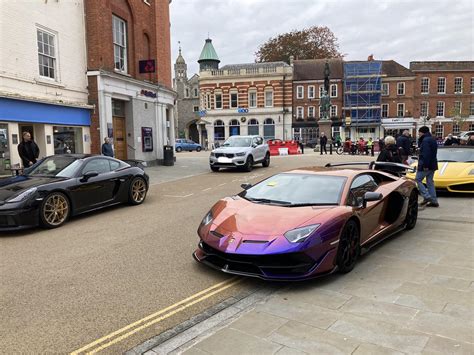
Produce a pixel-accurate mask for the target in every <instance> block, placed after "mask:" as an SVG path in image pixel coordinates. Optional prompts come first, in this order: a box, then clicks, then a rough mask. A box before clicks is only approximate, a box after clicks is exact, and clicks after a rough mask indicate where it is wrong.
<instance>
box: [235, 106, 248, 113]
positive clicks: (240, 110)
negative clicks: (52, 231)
mask: <svg viewBox="0 0 474 355" xmlns="http://www.w3.org/2000/svg"><path fill="white" fill-rule="evenodd" d="M237 112H238V113H248V112H249V109H248V108H241V107H239V108H238V109H237Z"/></svg>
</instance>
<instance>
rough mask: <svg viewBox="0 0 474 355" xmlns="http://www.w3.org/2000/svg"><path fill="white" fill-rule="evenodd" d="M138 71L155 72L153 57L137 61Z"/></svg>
mask: <svg viewBox="0 0 474 355" xmlns="http://www.w3.org/2000/svg"><path fill="white" fill-rule="evenodd" d="M138 66H139V72H140V74H143V73H154V72H155V69H156V68H155V60H154V59H146V60H140V61H139V62H138Z"/></svg>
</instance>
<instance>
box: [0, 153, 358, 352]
mask: <svg viewBox="0 0 474 355" xmlns="http://www.w3.org/2000/svg"><path fill="white" fill-rule="evenodd" d="M191 154H192V153H189V154H185V153H182V155H178V161H177V164H176V166H175V167H172V168H168V169H169V170H168V171H166V172H164V173H163V174H161V175H160V173H159V171H165V170H163V168H164V167H159V168H156V169H155V170H153V169H150V175H152V183H153V185H152V186H151V188H150V191H149V194H148V196H147V199H146V201H145V203H144V204H142V205H140V206H134V207H129V206H119V207H114V208H109V209H105V210H102V211H100V212H98V213H93V214H88V215H85V216H82V217H78V218H73V219H72V220H70V221H69V222H68V223H67V224H66V225H65V226H63V227H61V228H59V229H55V230H42V229H35V230H31V231H27V232H21V233H16V234H3V235H0V278H1V287H0V319H1V323H0V333H1V334H2V335H1V337H0V352H2V353H8V354H11V353H45V352H54V353H66V352H72V351H75V350H78V349H81V348H84V347H85V346H87V345H88V344H91V343H93V342H94V341H96V340H97V339H99V340H100V341H99V342H97V343H96V344H94V345H93V346H91V347H89V348H86V351H90V350H94V349H96V350H97V348H98V347H99V346H100V345H104V344H105V346H104V347H103V348H102V349H100V350H101V351H102V352H104V353H117V352H119V351H124V350H128V349H130V348H132V347H133V346H135V345H136V344H139V343H141V342H143V341H145V340H146V339H148V338H150V337H152V336H154V335H156V334H159V333H161V332H163V331H164V330H166V329H168V328H171V327H173V326H175V325H176V324H179V323H181V322H182V321H184V320H186V319H189V318H190V317H191V316H192V315H194V314H197V313H199V312H202V311H203V310H205V309H207V308H209V307H210V306H212V305H214V304H217V303H219V302H221V301H222V300H224V299H226V298H228V297H230V296H232V295H235V294H238V293H240V292H244V291H246V290H249V289H251V288H253V287H255V286H256V285H257V284H259V283H260V282H261V281H258V280H249V281H247V280H244V281H243V282H241V283H238V284H237V285H232V284H227V286H226V287H227V288H222V287H221V289H215V290H217V291H216V292H214V293H213V292H211V291H206V293H205V294H204V295H205V298H203V299H202V300H196V301H195V302H194V303H193V302H187V303H186V307H180V308H175V309H174V311H173V312H169V311H167V313H158V314H157V313H156V312H158V311H160V310H163V309H165V308H167V307H169V306H171V305H176V303H177V302H179V301H181V300H185V299H187V298H189V297H190V296H193V295H196V293H198V292H200V291H202V290H205V289H207V288H209V287H211V286H213V285H216V284H219V283H221V282H225V281H227V280H229V279H231V277H230V276H228V275H225V274H222V273H219V272H215V271H213V270H210V269H208V268H206V267H203V266H201V265H198V264H197V263H196V262H195V261H194V260H193V259H192V257H191V254H192V252H193V251H194V249H195V248H196V244H197V241H198V238H197V235H196V229H197V227H198V225H199V223H200V221H201V219H202V217H203V216H204V215H205V214H206V213H207V211H208V210H209V208H210V207H211V206H212V204H213V203H214V202H215V201H217V200H218V199H219V198H221V197H223V196H228V195H232V194H235V193H237V192H239V191H241V188H240V184H241V183H244V182H256V181H258V180H260V179H263V178H264V177H266V176H269V175H271V174H274V173H276V172H279V171H283V170H288V169H292V168H297V167H301V166H310V165H321V164H324V163H326V162H328V161H330V160H338V161H341V160H367V158H363V157H355V158H354V157H350V158H348V157H347V156H345V157H340V156H332V157H331V156H324V157H320V156H319V155H315V154H311V155H304V156H297V157H292V156H291V157H277V158H275V159H273V160H272V164H271V166H270V168H261V167H258V168H255V169H254V170H253V171H252V172H251V173H244V172H236V171H223V172H220V173H210V172H208V170H207V169H208V166H207V159H206V154H207V153H205V152H202V153H199V154H197V153H194V154H197V155H194V156H193V155H191ZM183 162H184V163H183ZM180 164H181V165H180ZM186 164H187V165H186ZM183 166H184V167H183ZM190 166H191V167H190ZM171 170H173V171H174V173H173V172H171ZM163 175H165V178H164V179H163ZM160 176H161V180H160ZM183 176H188V177H184V178H183ZM163 181H166V182H163ZM178 306H179V305H178ZM181 308H182V309H181ZM153 314H155V315H154V316H153V322H149V323H152V324H149V325H148V324H147V323H142V324H144V326H143V327H141V328H140V329H139V330H137V331H136V332H134V333H133V332H132V333H131V334H126V335H124V336H123V337H120V339H119V337H117V336H116V339H118V340H117V341H115V342H114V343H113V344H110V345H108V344H107V342H108V341H109V340H110V339H111V338H107V339H104V338H103V337H104V336H107V335H109V334H111V333H113V332H115V331H117V330H119V329H121V328H123V327H126V326H128V325H130V324H132V323H134V322H136V321H138V320H141V319H143V318H144V317H147V316H149V315H153ZM160 314H161V315H163V314H166V317H163V316H159V315H160ZM161 318H163V319H161ZM135 328H136V329H138V328H137V327H135Z"/></svg>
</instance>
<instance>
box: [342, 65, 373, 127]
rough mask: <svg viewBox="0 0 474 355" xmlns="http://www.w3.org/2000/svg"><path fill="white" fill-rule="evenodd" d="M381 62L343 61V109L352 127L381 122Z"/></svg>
mask: <svg viewBox="0 0 474 355" xmlns="http://www.w3.org/2000/svg"><path fill="white" fill-rule="evenodd" d="M381 100H382V62H378V61H368V62H347V63H344V110H345V112H346V117H348V116H349V113H350V118H351V120H350V122H351V123H350V125H351V126H353V127H362V126H364V127H367V126H375V125H378V124H380V122H381Z"/></svg>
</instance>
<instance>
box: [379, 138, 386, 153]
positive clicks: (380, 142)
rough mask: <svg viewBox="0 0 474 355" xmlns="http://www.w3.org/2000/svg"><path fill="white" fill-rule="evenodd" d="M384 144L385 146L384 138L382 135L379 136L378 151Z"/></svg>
mask: <svg viewBox="0 0 474 355" xmlns="http://www.w3.org/2000/svg"><path fill="white" fill-rule="evenodd" d="M384 146H385V140H384V138H383V137H380V138H379V152H381V151H382V150H383V148H384Z"/></svg>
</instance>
